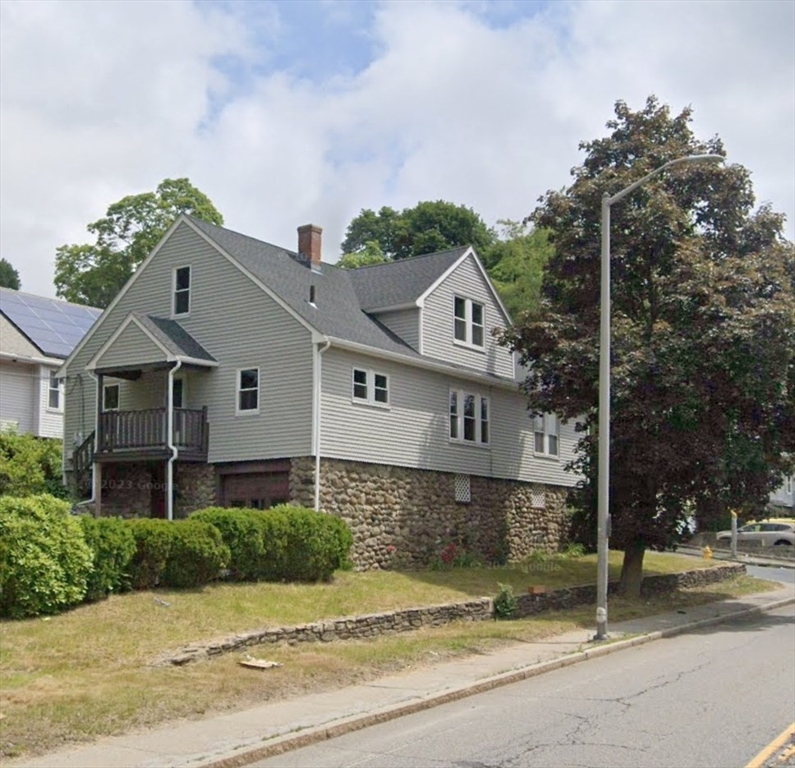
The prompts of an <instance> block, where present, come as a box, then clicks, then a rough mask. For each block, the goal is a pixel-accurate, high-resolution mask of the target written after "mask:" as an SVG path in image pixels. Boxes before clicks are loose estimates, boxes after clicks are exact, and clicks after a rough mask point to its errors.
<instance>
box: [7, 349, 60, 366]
mask: <svg viewBox="0 0 795 768" xmlns="http://www.w3.org/2000/svg"><path fill="white" fill-rule="evenodd" d="M0 359H3V360H11V361H12V362H15V361H18V362H20V363H33V364H35V365H49V366H50V367H55V368H60V366H61V365H62V363H63V360H61V359H60V358H58V357H31V356H30V355H15V354H14V353H13V352H0Z"/></svg>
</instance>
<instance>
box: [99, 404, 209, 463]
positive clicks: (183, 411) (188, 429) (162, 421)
mask: <svg viewBox="0 0 795 768" xmlns="http://www.w3.org/2000/svg"><path fill="white" fill-rule="evenodd" d="M173 412H174V431H173V438H174V444H175V445H176V446H177V448H179V449H180V450H187V451H192V452H197V453H206V452H207V444H208V438H209V425H208V423H207V408H202V409H191V408H174V410H173ZM167 447H168V410H167V409H166V408H150V409H148V410H142V411H105V413H102V414H100V419H99V428H98V429H97V444H96V452H97V453H98V454H106V453H114V452H117V451H124V452H129V451H136V450H141V451H146V450H152V449H166V448H167Z"/></svg>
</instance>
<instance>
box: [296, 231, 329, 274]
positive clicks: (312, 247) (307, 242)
mask: <svg viewBox="0 0 795 768" xmlns="http://www.w3.org/2000/svg"><path fill="white" fill-rule="evenodd" d="M322 235H323V229H322V228H321V227H317V226H315V225H314V224H304V226H303V227H298V260H299V261H301V262H302V263H304V264H306V265H307V266H308V267H311V268H312V269H316V270H319V269H320V264H321V258H320V252H321V241H322Z"/></svg>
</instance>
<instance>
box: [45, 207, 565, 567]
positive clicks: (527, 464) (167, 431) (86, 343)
mask: <svg viewBox="0 0 795 768" xmlns="http://www.w3.org/2000/svg"><path fill="white" fill-rule="evenodd" d="M509 322H510V320H509V317H508V314H507V312H506V311H505V308H504V307H503V305H502V303H501V301H500V299H499V297H498V296H497V293H496V292H495V290H494V287H493V285H492V284H491V282H490V281H489V279H488V276H487V275H486V272H485V270H484V269H483V266H482V264H481V263H480V260H479V259H478V257H477V254H476V253H475V252H474V250H473V249H472V248H468V247H463V248H456V249H453V250H449V251H443V252H440V253H433V254H428V255H426V256H419V257H416V258H413V259H407V260H404V261H399V262H395V263H389V264H383V265H377V266H371V267H364V268H362V269H358V270H352V271H346V270H342V269H338V268H337V267H334V266H332V265H326V264H323V263H322V261H321V230H320V228H319V227H315V226H312V225H308V226H305V227H300V228H299V230H298V250H297V252H295V251H290V250H287V249H284V248H278V247H276V246H273V245H269V244H267V243H264V242H261V241H259V240H256V239H254V238H251V237H246V236H245V235H241V234H238V233H236V232H232V231H230V230H227V229H224V228H222V227H217V226H214V225H211V224H207V223H205V222H203V221H200V220H197V219H194V218H192V217H189V216H182V217H180V218H179V219H178V220H177V221H176V222H175V223H174V225H173V226H172V227H171V228H170V230H169V231H168V232H167V233H166V235H165V236H164V237H163V239H162V240H161V242H160V243H159V244H158V246H157V247H156V248H155V250H154V251H153V252H152V253H151V254H150V255H149V256H148V258H147V259H146V260H145V261H144V262H143V264H142V265H141V266H140V267H139V268H138V270H137V271H136V272H135V274H134V275H133V277H132V278H131V279H130V280H129V282H128V283H127V284H126V285H125V287H124V288H123V289H122V290H121V292H120V293H119V294H118V296H116V298H115V299H114V300H113V302H112V303H111V304H110V306H109V307H108V308H107V309H106V310H105V312H104V313H103V315H102V317H101V318H100V319H99V321H97V323H96V324H95V325H94V326H93V327H92V329H91V330H90V331H89V333H88V334H87V335H86V336H85V337H84V338H83V340H82V342H81V343H80V344H79V345H78V346H77V347H76V348H75V350H74V351H73V352H72V354H71V355H70V356H69V358H68V359H67V361H66V362H65V363H64V365H63V368H62V369H61V372H60V375H61V377H63V378H65V379H66V382H67V385H66V387H65V391H66V412H65V426H64V437H65V442H66V444H67V445H70V446H73V451H71V452H67V456H66V459H65V461H66V466H65V469H66V471H67V472H69V473H71V475H72V476H73V477H74V479H75V481H76V483H77V485H78V486H79V487H83V488H84V489H85V491H86V495H89V494H90V495H91V500H92V501H93V503H94V504H95V508H96V511H97V514H102V515H105V514H122V515H141V516H147V515H152V516H162V517H166V518H169V519H171V518H174V517H183V516H185V515H187V514H189V513H190V512H191V511H193V510H195V509H199V508H202V507H206V506H210V505H217V504H219V505H224V506H246V507H254V508H265V507H269V506H271V505H274V504H277V503H281V502H288V501H289V502H294V503H299V504H302V505H305V506H310V507H314V508H315V509H320V510H323V511H326V512H329V513H332V514H336V515H339V516H341V517H343V518H345V519H346V520H347V521H348V522H349V523H350V525H351V528H352V530H353V533H354V540H355V543H354V559H355V561H356V563H357V565H358V566H359V567H387V566H389V565H390V563H395V562H398V561H399V562H403V563H414V562H420V561H422V560H425V559H427V558H428V557H429V556H430V555H432V554H433V553H434V552H438V551H439V550H440V549H441V548H442V547H443V546H445V545H447V544H448V543H450V542H454V543H458V544H464V545H466V546H467V547H468V548H470V549H472V550H474V551H477V552H480V553H481V554H482V555H485V556H488V555H489V554H492V553H502V554H503V555H507V556H509V557H519V556H522V555H525V554H527V553H528V552H530V551H532V550H533V549H550V548H554V547H556V546H557V545H558V544H559V543H560V541H561V538H562V536H563V535H564V520H563V500H564V498H565V495H566V492H567V490H568V489H569V488H570V487H571V486H572V485H574V483H576V482H577V480H578V479H579V477H577V476H575V475H573V474H571V473H567V472H566V470H565V465H566V464H567V462H568V460H569V459H570V458H571V457H572V452H573V449H574V446H575V443H576V440H577V438H576V436H575V431H574V425H573V424H571V423H562V422H561V421H559V420H558V419H557V418H556V417H555V416H554V415H553V414H548V415H546V416H539V417H535V418H531V417H530V416H529V415H528V412H527V410H526V406H525V399H524V397H523V395H522V394H521V393H520V391H519V389H518V381H519V378H518V376H517V368H516V364H515V360H514V356H513V355H512V353H511V352H510V351H509V350H507V349H504V348H503V347H500V346H499V345H498V344H497V343H496V340H495V338H494V336H493V335H492V329H494V328H500V327H504V326H505V325H506V324H507V323H509Z"/></svg>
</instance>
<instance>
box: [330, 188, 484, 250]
mask: <svg viewBox="0 0 795 768" xmlns="http://www.w3.org/2000/svg"><path fill="white" fill-rule="evenodd" d="M495 239H496V236H495V233H494V232H493V230H491V229H489V228H488V227H487V226H486V224H485V223H484V221H483V219H481V218H480V216H479V215H478V214H477V213H475V212H474V211H473V210H472V209H471V208H467V207H466V206H463V205H455V204H454V203H448V202H445V201H444V200H436V201H430V200H428V201H425V202H420V203H417V205H415V206H414V207H413V208H405V209H403V210H402V211H401V212H400V213H398V212H397V211H395V210H394V209H393V208H389V207H386V206H385V207H383V208H381V210H380V211H378V213H375V212H374V211H372V210H369V209H364V210H362V211H361V213H360V214H359V215H358V216H356V217H355V218H354V219H353V220H352V221H351V223H350V224H349V225H348V229H347V231H346V233H345V240H343V242H342V246H341V247H342V252H343V254H346V255H347V254H353V253H359V252H361V251H364V250H365V249H366V248H367V246H368V243H373V242H375V243H377V244H378V246H379V247H380V249H381V252H382V253H383V255H384V256H385V257H386V258H387V259H405V258H408V257H410V256H421V255H422V254H424V253H433V252H434V251H443V250H445V249H447V248H455V247H457V246H460V245H472V246H474V247H475V249H476V250H477V251H478V252H479V253H482V252H483V251H485V250H486V249H487V248H489V247H490V246H491V245H492V244H493V243H494V241H495Z"/></svg>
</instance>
